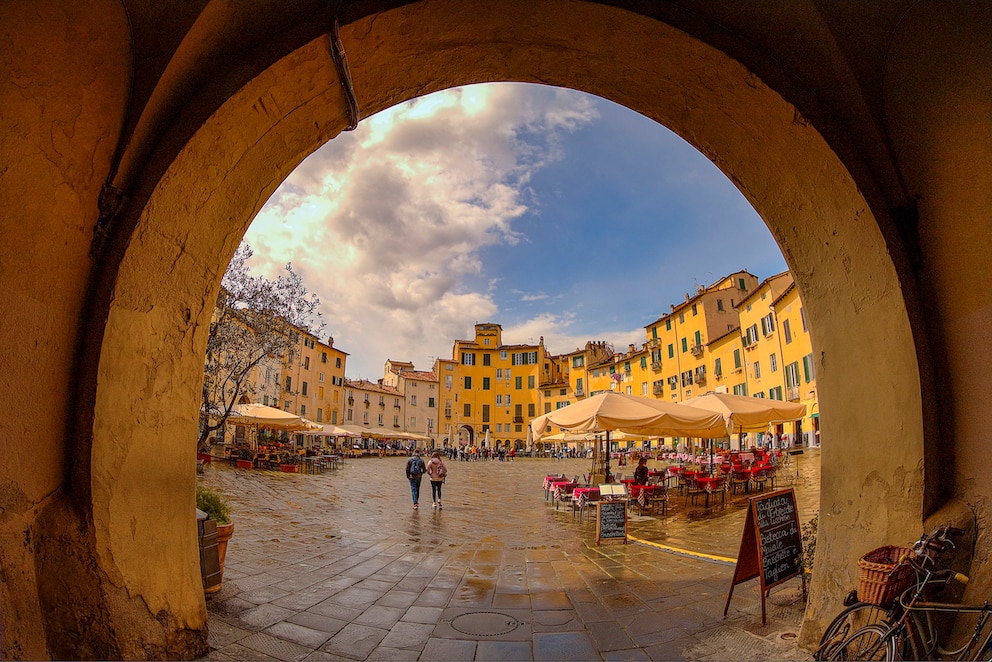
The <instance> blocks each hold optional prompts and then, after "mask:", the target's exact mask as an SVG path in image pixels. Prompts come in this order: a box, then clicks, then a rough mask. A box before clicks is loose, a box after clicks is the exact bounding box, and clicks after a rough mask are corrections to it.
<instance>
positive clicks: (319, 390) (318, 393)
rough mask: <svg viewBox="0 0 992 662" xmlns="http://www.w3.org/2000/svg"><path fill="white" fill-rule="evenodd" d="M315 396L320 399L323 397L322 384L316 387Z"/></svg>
mask: <svg viewBox="0 0 992 662" xmlns="http://www.w3.org/2000/svg"><path fill="white" fill-rule="evenodd" d="M317 397H318V398H320V399H321V400H323V399H324V387H323V386H318V387H317Z"/></svg>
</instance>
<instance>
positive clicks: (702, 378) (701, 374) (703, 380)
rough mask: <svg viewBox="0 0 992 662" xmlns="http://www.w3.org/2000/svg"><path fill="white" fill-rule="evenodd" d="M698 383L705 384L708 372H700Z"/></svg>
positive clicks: (697, 378)
mask: <svg viewBox="0 0 992 662" xmlns="http://www.w3.org/2000/svg"><path fill="white" fill-rule="evenodd" d="M696 383H697V384H705V383H706V374H705V373H700V374H698V375H696Z"/></svg>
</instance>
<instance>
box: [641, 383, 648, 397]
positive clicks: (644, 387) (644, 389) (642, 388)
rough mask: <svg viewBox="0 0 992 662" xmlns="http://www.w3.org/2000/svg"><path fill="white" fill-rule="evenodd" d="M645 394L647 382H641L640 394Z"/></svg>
mask: <svg viewBox="0 0 992 662" xmlns="http://www.w3.org/2000/svg"><path fill="white" fill-rule="evenodd" d="M647 394H648V383H647V382H641V395H647Z"/></svg>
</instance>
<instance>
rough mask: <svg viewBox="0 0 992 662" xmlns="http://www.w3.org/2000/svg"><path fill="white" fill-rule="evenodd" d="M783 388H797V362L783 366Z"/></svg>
mask: <svg viewBox="0 0 992 662" xmlns="http://www.w3.org/2000/svg"><path fill="white" fill-rule="evenodd" d="M785 386H786V388H796V387H797V386H799V361H793V362H792V363H790V364H789V365H787V366H785Z"/></svg>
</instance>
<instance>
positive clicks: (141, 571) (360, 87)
mask: <svg viewBox="0 0 992 662" xmlns="http://www.w3.org/2000/svg"><path fill="white" fill-rule="evenodd" d="M517 9H518V11H517V12H515V13H514V12H506V11H504V9H503V8H502V7H501V8H500V9H498V10H497V9H495V8H493V7H490V6H488V5H485V4H480V5H479V6H478V7H477V10H478V11H476V12H471V13H468V12H452V11H450V6H449V5H448V4H447V3H443V2H422V3H415V4H414V5H412V6H406V7H401V8H397V9H395V10H392V11H389V12H385V13H383V14H379V15H377V16H376V17H375V19H374V20H372V19H364V20H359V21H356V22H355V23H352V24H350V25H346V26H342V28H341V38H342V41H343V43H344V45H345V48H346V50H347V53H348V57H349V60H350V62H351V71H352V80H353V84H354V88H355V90H356V92H357V95H358V102H359V106H360V108H361V109H362V112H363V114H364V115H365V116H368V115H370V114H372V113H374V112H376V111H378V110H381V109H383V108H386V107H388V106H389V105H391V104H394V103H397V102H400V101H403V100H405V99H409V98H412V97H414V96H416V95H420V94H424V93H426V92H429V91H434V90H438V89H442V88H444V87H448V86H453V85H459V84H464V83H469V82H475V81H480V80H530V81H535V82H543V83H546V84H554V85H560V86H567V87H573V88H576V89H581V90H584V91H587V92H591V93H593V94H598V95H600V96H604V97H607V98H610V99H612V100H614V101H618V102H620V103H623V104H625V105H626V106H628V107H629V108H632V109H634V110H636V111H638V112H641V113H643V114H645V115H647V116H649V117H651V118H653V119H655V120H657V121H659V122H661V123H663V124H665V125H666V126H668V127H669V128H671V129H673V130H674V131H675V132H677V133H678V134H680V135H681V136H683V137H685V138H686V139H687V140H689V141H690V142H692V143H693V144H694V145H695V146H696V147H697V148H699V149H700V150H701V151H702V152H703V153H705V154H707V155H708V156H709V157H710V158H711V159H712V160H713V161H714V162H715V163H716V164H717V165H718V166H720V167H721V168H722V169H723V170H724V172H726V173H727V175H728V176H729V177H730V178H731V179H733V180H734V181H735V182H737V184H738V186H739V187H740V189H741V190H742V191H743V192H744V194H745V195H746V196H747V197H748V199H749V200H750V201H751V202H752V204H753V205H754V207H755V208H756V209H757V210H758V212H759V213H760V214H761V216H762V218H764V219H765V221H766V223H767V224H768V226H769V228H770V229H771V231H772V234H773V236H774V237H775V238H776V239H777V241H778V242H779V244H780V246H781V247H782V250H783V253H784V255H785V257H786V260H787V262H788V264H789V266H790V268H791V270H792V272H793V274H794V275H795V278H796V282H797V283H798V285H799V287H800V288H801V290H802V292H803V296H804V302H805V305H806V309H807V314H808V318H809V320H810V323H811V326H812V329H813V341H814V346H815V348H816V352H817V356H818V357H820V362H821V365H820V366H818V370H817V372H818V375H819V378H820V382H819V383H820V393H821V398H822V402H823V403H824V404H825V406H826V407H828V408H829V409H830V411H834V412H843V414H841V415H837V416H834V417H831V420H830V425H831V429H830V436H831V438H833V439H838V440H851V442H844V441H841V442H839V443H837V444H836V445H833V446H832V447H831V448H829V449H827V450H825V453H824V465H825V470H824V472H823V476H824V492H825V494H826V496H825V497H824V501H825V503H824V504H823V506H824V510H825V511H827V512H829V513H830V514H831V518H830V519H828V520H826V521H825V522H824V524H823V529H824V531H825V533H828V534H829V535H826V536H824V537H822V538H821V541H822V546H823V547H822V553H823V554H824V558H825V559H827V560H826V561H824V564H825V566H826V567H825V568H824V570H825V572H824V573H822V575H821V576H824V577H827V576H829V577H831V580H830V581H829V582H828V581H826V580H823V581H819V582H818V585H816V586H814V605H817V604H818V603H817V601H821V602H823V601H826V600H827V597H828V596H829V598H831V599H832V598H834V597H835V596H836V595H837V594H838V590H839V588H840V587H845V586H849V585H850V584H851V583H852V579H853V578H852V575H851V569H850V568H849V567H848V564H847V559H848V558H849V551H850V550H849V549H848V548H847V547H848V546H849V545H850V541H851V540H852V538H858V539H864V538H873V539H880V540H884V539H893V538H895V539H902V538H905V537H906V536H907V534H911V533H914V532H915V531H916V529H918V527H919V522H920V517H921V513H922V509H923V505H922V498H923V476H922V471H921V464H920V461H921V458H922V457H923V420H922V403H921V400H920V376H919V372H918V370H917V366H916V358H917V350H916V346H915V342H914V338H913V333H912V330H911V328H910V324H909V318H908V315H907V312H906V305H905V303H904V302H903V300H902V299H901V298H900V297H899V296H894V294H895V293H897V292H899V291H900V290H901V287H902V286H901V284H900V280H899V278H898V274H897V272H896V269H895V267H894V265H893V263H892V260H891V258H890V255H889V253H888V251H889V247H888V246H887V245H886V242H885V239H884V237H883V236H882V234H881V232H879V230H878V226H877V222H876V221H875V219H874V218H873V215H872V210H871V209H869V205H868V204H867V202H866V201H865V199H864V198H863V197H862V194H861V192H860V191H859V188H858V186H857V184H856V182H855V181H854V179H853V178H852V176H851V174H850V173H849V172H848V171H847V169H846V168H845V167H844V165H843V164H842V163H841V162H840V160H839V159H838V158H837V156H836V154H835V153H834V151H833V150H832V149H831V148H830V146H829V145H828V144H827V142H826V141H825V140H824V139H823V138H822V137H821V136H820V135H819V134H818V133H817V131H816V130H814V129H813V128H812V127H811V126H810V125H809V123H807V122H805V121H803V119H802V117H801V116H799V114H798V112H797V111H796V109H795V108H794V107H792V106H791V105H790V104H788V103H786V102H785V101H784V100H783V99H782V98H781V97H780V96H779V95H778V94H777V93H776V92H775V91H774V90H772V89H771V88H769V87H767V86H765V85H764V84H763V83H762V82H761V81H759V80H756V79H755V78H754V77H753V76H752V75H751V74H750V73H749V72H748V71H747V70H746V69H744V68H743V67H742V66H741V65H740V64H738V63H737V62H735V61H733V60H731V59H730V58H728V57H727V56H726V55H724V54H723V53H721V52H719V51H717V50H716V49H713V48H711V47H708V46H706V45H705V44H702V43H700V42H697V41H695V40H693V39H691V38H689V37H687V36H686V35H685V34H683V33H681V32H678V31H677V30H674V29H672V28H670V27H668V26H665V25H663V24H661V23H659V22H657V21H653V20H649V19H647V18H643V17H639V16H636V15H631V14H628V13H626V12H622V11H618V10H614V9H611V8H609V7H605V6H602V5H596V4H584V3H576V4H574V5H570V6H569V7H568V10H567V11H566V12H565V13H564V14H563V15H557V16H555V17H553V18H552V17H551V16H550V15H546V14H543V13H541V12H536V11H534V10H531V9H529V8H528V7H527V6H525V5H524V3H521V4H520V5H519V6H518V7H517ZM525 19H526V20H525ZM621 32H622V33H623V34H625V39H624V40H620V41H616V40H610V39H606V38H605V37H604V35H606V34H616V33H621ZM507 44H512V45H513V47H508V46H507ZM647 53H666V57H664V58H653V59H652V58H649V57H647V56H646V54H647ZM590 61H591V62H594V66H589V62H590ZM263 107H264V108H263ZM272 109H275V110H272ZM348 122H349V115H348V107H347V105H346V103H345V98H344V96H343V95H342V93H341V90H340V85H339V80H338V76H337V72H336V70H335V67H334V63H333V61H332V59H331V57H330V55H329V52H328V42H327V40H326V39H323V38H322V39H318V40H316V41H313V42H311V43H309V44H307V45H305V46H304V47H302V48H300V49H299V50H297V51H295V52H293V53H291V54H290V55H289V56H287V57H285V58H283V59H281V60H279V61H278V62H275V63H274V64H273V65H272V66H271V67H270V68H269V69H268V70H266V71H265V72H263V73H262V74H261V75H259V76H258V77H256V78H255V79H253V80H252V81H251V82H250V83H249V84H247V85H245V86H244V87H243V88H241V89H240V90H238V91H237V92H236V93H235V94H232V95H231V97H230V98H229V99H228V100H227V101H226V102H225V103H224V104H223V105H222V106H221V107H220V108H219V109H218V110H217V111H216V112H215V113H214V114H213V115H212V116H211V117H210V118H209V119H207V120H206V121H205V122H204V123H203V124H202V126H200V128H199V129H198V130H197V131H196V133H195V134H194V135H192V136H191V138H190V139H189V140H188V141H187V142H186V144H185V145H184V146H183V148H182V150H181V151H180V152H179V153H177V154H176V156H175V158H174V159H173V160H172V162H171V163H170V164H169V166H168V168H167V169H166V171H165V172H164V174H163V176H162V177H161V179H160V180H159V181H158V182H157V184H156V186H155V187H154V189H153V191H152V192H151V195H150V196H149V198H148V200H147V204H145V205H144V206H143V208H142V209H141V210H140V216H139V217H138V218H137V223H136V227H135V229H134V232H133V233H132V236H131V241H130V246H129V247H128V250H127V252H126V254H125V255H124V258H123V260H122V263H121V267H120V269H119V270H118V278H117V282H116V284H115V288H114V294H113V303H112V305H111V307H110V310H109V316H108V320H107V325H106V329H105V335H104V340H103V350H102V351H101V359H100V364H99V374H98V383H99V384H100V385H101V387H100V388H98V389H97V392H96V416H95V421H94V438H93V439H94V441H93V450H92V452H93V456H94V457H95V458H101V461H99V462H94V475H93V500H94V510H95V511H97V512H101V513H103V514H104V515H105V517H102V518H100V519H99V520H98V521H97V524H98V526H97V534H98V541H99V543H100V549H101V550H103V551H104V552H105V553H107V554H108V556H110V557H112V558H113V559H114V561H115V563H116V565H117V567H118V568H119V569H120V570H121V572H122V577H121V580H122V582H123V583H124V584H125V585H127V586H129V587H133V589H134V590H135V591H136V592H137V593H139V594H141V595H142V596H144V598H145V600H146V601H147V602H148V603H149V606H150V608H151V609H152V611H157V609H159V608H167V609H169V610H170V611H175V610H177V608H178V609H179V611H186V610H187V609H189V608H192V607H193V606H194V605H193V604H192V603H190V604H189V605H187V606H185V607H182V608H180V606H179V605H176V604H175V601H176V599H177V592H176V591H175V590H174V584H173V583H172V582H171V581H167V580H168V579H170V578H174V577H176V576H179V575H183V574H185V575H186V576H187V577H188V576H190V575H191V573H189V572H188V571H184V568H187V569H188V568H189V567H190V566H191V565H192V564H194V562H195V559H194V558H193V557H194V552H195V541H194V540H193V539H192V537H191V534H189V533H185V534H183V533H181V532H180V531H179V529H181V528H182V527H183V525H184V521H185V519H186V515H187V514H188V513H187V512H186V511H187V508H186V507H184V505H182V501H181V499H179V498H178V492H177V498H176V499H175V502H174V503H173V507H172V508H171V509H167V512H166V513H164V517H163V518H164V519H165V520H166V521H167V522H168V523H169V527H168V529H167V530H172V532H173V533H174V534H175V535H170V536H163V535H162V533H161V530H160V529H158V528H157V527H156V528H155V529H154V530H152V529H146V528H143V527H141V526H138V527H137V528H135V527H134V524H133V523H134V521H135V511H136V510H140V509H141V508H143V507H147V506H146V504H147V502H148V498H147V494H148V485H147V465H148V462H149V461H150V459H151V458H150V457H149V456H146V455H145V454H143V453H140V452H137V449H140V448H146V447H148V448H151V447H160V446H161V444H159V443H158V441H159V440H161V439H163V438H177V439H182V438H187V437H190V435H193V434H194V433H195V430H193V427H192V426H191V425H190V419H189V417H188V416H186V415H185V414H186V412H188V411H191V410H193V408H194V407H195V402H196V398H195V395H196V392H197V389H196V386H197V384H198V381H199V375H200V372H201V360H200V356H202V352H203V343H204V341H205V336H204V330H205V328H206V325H207V323H208V321H209V316H210V313H211V311H210V304H211V302H212V301H213V294H214V292H215V290H216V287H217V282H218V280H219V277H220V274H221V273H222V272H223V269H224V267H225V265H226V263H227V260H228V259H229V258H230V256H231V254H232V253H233V251H234V249H235V247H236V245H237V243H238V241H239V240H240V238H241V236H242V234H243V233H244V231H245V230H246V228H247V226H248V224H249V223H250V221H251V218H252V217H253V215H254V213H255V212H256V211H257V210H258V208H259V206H260V205H261V204H262V203H263V202H264V201H265V200H266V198H267V197H268V195H269V194H270V193H271V192H272V191H273V190H274V189H275V187H276V186H277V185H278V184H279V182H280V181H281V179H282V178H283V176H284V175H285V174H286V173H288V172H289V171H290V170H291V169H292V168H293V167H295V165H297V164H298V163H299V161H300V160H301V159H302V158H303V157H304V156H305V155H307V154H309V153H310V152H311V151H313V150H314V149H316V148H317V147H318V146H320V145H321V144H322V143H323V142H324V141H325V140H326V139H327V138H329V137H330V136H332V135H334V134H335V133H336V132H338V131H340V130H342V129H343V128H344V127H345V126H347V124H348ZM205 175H206V176H205ZM824 247H829V250H828V251H824ZM163 266H167V267H168V268H166V269H163ZM879 330H882V332H879ZM177 348H181V349H180V350H177ZM133 357H140V360H137V361H135V360H133ZM150 366H157V369H156V370H155V372H154V375H152V374H151V373H150ZM868 366H879V367H880V366H886V369H887V370H894V371H897V372H898V376H897V379H894V380H893V385H892V388H891V389H889V390H887V391H885V392H879V393H877V394H876V397H875V398H874V399H873V401H871V402H867V401H866V400H865V399H864V398H861V397H859V396H858V394H857V393H856V392H854V391H852V390H851V389H848V388H845V384H849V383H852V382H857V381H859V379H861V378H862V376H863V374H864V372H863V371H864V370H865V369H866V367H868ZM104 385H105V386H104ZM150 395H161V396H163V397H158V398H155V399H154V401H152V402H150V401H149V400H148V398H149V396H150ZM122 402H124V403H126V405H125V406H123V407H122V406H121V403H122ZM137 410H141V411H143V412H144V415H145V416H146V417H152V418H154V420H156V421H157V422H158V424H157V425H156V426H155V427H154V428H148V427H142V426H138V425H135V424H134V422H133V419H132V418H131V417H130V416H129V415H126V414H125V413H126V412H131V411H137ZM897 412H898V413H897ZM896 431H898V433H896ZM122 438H126V439H129V440H130V443H121V441H120V440H121V439H122ZM860 438H871V439H875V440H877V441H878V443H877V444H875V445H873V446H871V447H867V448H866V447H864V446H863V445H862V444H856V442H854V440H856V439H860ZM848 443H854V444H856V447H857V460H856V464H857V466H858V467H859V468H860V469H863V470H867V473H870V474H872V475H873V476H875V479H873V480H870V481H868V482H866V483H864V484H861V485H848V484H846V481H844V480H843V479H842V477H841V476H842V474H843V472H845V471H846V470H847V469H848V467H850V466H851V463H852V457H851V455H852V447H849V446H848ZM159 453H160V454H161V451H159ZM158 468H159V475H160V476H161V478H162V479H163V480H166V479H168V481H169V484H170V485H174V486H175V487H174V488H173V489H174V490H183V489H189V490H190V491H191V490H192V475H193V472H192V455H191V454H189V453H188V452H187V451H185V450H184V449H175V450H174V451H171V452H169V453H168V457H167V458H160V459H159V461H158ZM851 489H854V490H855V491H856V492H857V498H856V499H850V498H849V497H850V492H851ZM123 531H130V535H129V536H123V535H122V533H123ZM176 541H179V544H178V545H177V542H176ZM135 543H137V544H135ZM149 550H152V551H153V552H154V553H155V554H156V556H161V557H162V558H164V559H167V560H168V561H169V563H166V564H164V565H163V567H162V568H159V569H156V571H154V572H149V570H148V568H147V566H144V565H143V564H141V563H140V561H141V558H143V557H144V555H145V554H146V553H147V552H148V551H149ZM830 559H837V562H836V563H835V564H831V563H830ZM194 602H197V603H198V602H199V601H198V600H196V601H194ZM814 611H815V610H814Z"/></svg>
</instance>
